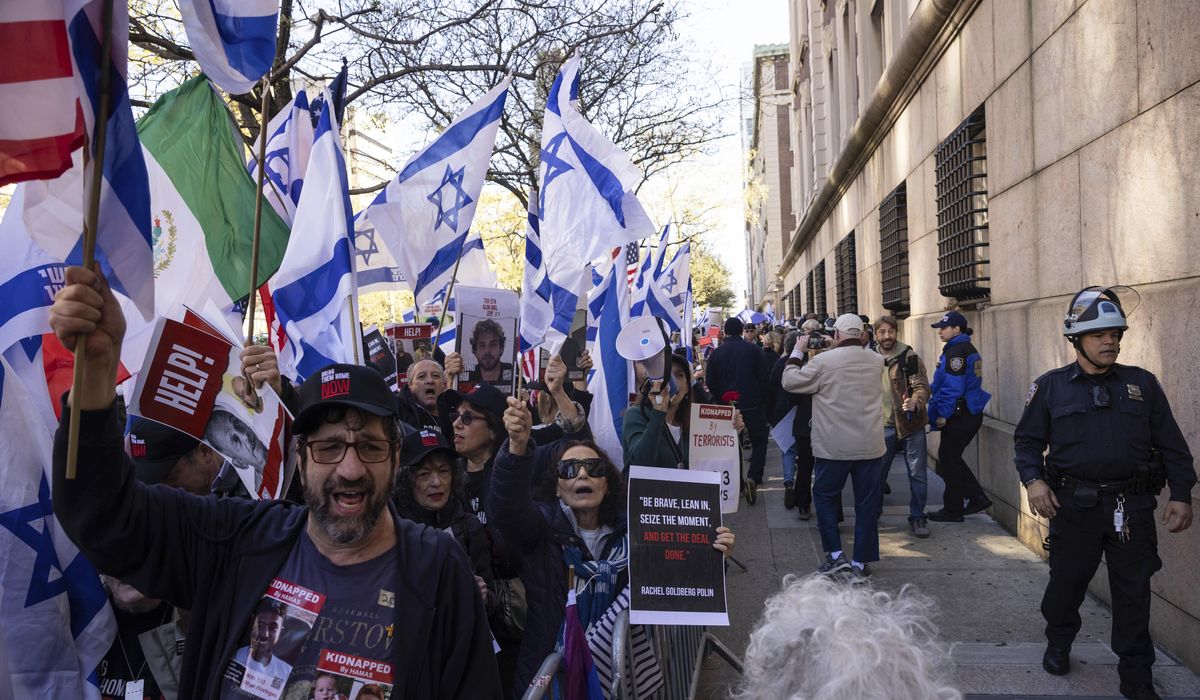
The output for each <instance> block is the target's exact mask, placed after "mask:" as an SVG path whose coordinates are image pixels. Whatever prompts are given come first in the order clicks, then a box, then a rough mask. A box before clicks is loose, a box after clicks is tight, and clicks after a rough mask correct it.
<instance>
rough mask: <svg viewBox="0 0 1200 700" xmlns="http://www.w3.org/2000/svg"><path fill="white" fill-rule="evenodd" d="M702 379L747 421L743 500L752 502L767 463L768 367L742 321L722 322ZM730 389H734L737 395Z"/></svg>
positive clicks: (754, 499)
mask: <svg viewBox="0 0 1200 700" xmlns="http://www.w3.org/2000/svg"><path fill="white" fill-rule="evenodd" d="M705 379H706V380H707V382H708V389H709V391H711V392H712V395H713V396H714V397H716V398H717V400H719V401H721V402H722V403H735V404H736V405H737V408H738V410H739V411H741V413H742V420H744V421H745V422H746V432H747V434H748V436H749V438H750V469H749V471H748V473H747V474H746V483H745V485H744V491H745V495H746V503H749V504H750V505H754V504H755V502H757V501H758V485H759V484H760V483H762V480H763V471H765V469H766V466H767V411H766V398H767V396H766V385H767V380H768V379H770V370H769V369H768V368H767V361H766V359H765V358H764V357H763V354H762V351H761V350H760V349H759V347H758V346H757V345H754V344H753V343H750V342H747V341H746V340H744V339H743V338H742V322H741V321H740V320H738V319H737V318H736V317H731V318H729V319H727V320H726V321H725V342H723V343H721V346H720V347H718V348H717V349H716V350H713V353H712V356H711V357H709V358H708V370H707V372H706V374H705ZM729 392H736V394H737V398H736V399H733V397H732V395H731V394H729ZM727 396H728V397H729V398H726V397H727ZM731 399H732V400H731Z"/></svg>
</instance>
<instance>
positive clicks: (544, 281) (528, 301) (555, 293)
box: [520, 199, 590, 353]
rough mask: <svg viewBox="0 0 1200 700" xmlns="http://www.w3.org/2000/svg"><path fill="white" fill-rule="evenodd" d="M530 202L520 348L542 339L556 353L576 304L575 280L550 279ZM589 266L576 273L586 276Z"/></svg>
mask: <svg viewBox="0 0 1200 700" xmlns="http://www.w3.org/2000/svg"><path fill="white" fill-rule="evenodd" d="M529 206H530V211H529V215H528V225H527V227H526V229H525V275H524V277H523V279H522V281H521V309H520V319H521V331H520V336H521V346H520V350H521V352H528V351H529V350H531V349H533V348H535V347H537V346H539V345H541V344H542V343H543V342H545V343H549V344H550V348H549V350H550V351H551V353H556V352H558V348H559V346H561V345H562V341H563V340H564V339H565V338H566V337H567V334H568V333H570V332H571V323H572V321H573V320H574V319H575V309H576V308H577V307H578V306H579V295H578V294H577V293H576V292H575V291H574V289H575V288H576V287H577V286H578V282H577V281H569V282H568V286H564V285H562V284H558V283H556V282H555V281H553V280H551V279H550V276H549V274H547V271H546V265H545V262H546V255H545V253H544V251H543V249H542V239H541V236H539V235H538V218H537V214H536V213H535V212H534V210H533V207H534V206H535V203H534V201H533V200H532V199H531V200H530V202H529ZM588 269H590V266H585V267H583V268H580V269H579V270H578V275H579V277H581V278H583V279H584V280H586V279H587V276H586V275H587V271H588Z"/></svg>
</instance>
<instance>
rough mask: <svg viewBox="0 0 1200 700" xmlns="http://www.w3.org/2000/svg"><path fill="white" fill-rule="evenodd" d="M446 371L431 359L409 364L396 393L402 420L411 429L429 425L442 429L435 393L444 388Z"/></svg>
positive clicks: (440, 392)
mask: <svg viewBox="0 0 1200 700" xmlns="http://www.w3.org/2000/svg"><path fill="white" fill-rule="evenodd" d="M447 374H448V373H447V372H445V371H443V369H442V366H441V365H440V364H438V362H437V360H433V359H424V360H417V361H415V362H413V363H412V364H411V365H409V367H408V380H407V383H406V384H405V385H404V386H403V387H401V389H400V395H399V396H397V397H396V403H397V407H398V410H399V415H400V420H401V421H402V422H403V423H405V424H407V425H409V426H412V428H413V429H414V430H416V429H421V428H429V429H431V430H437V431H441V424H440V423H439V422H438V416H439V409H438V397H439V396H441V395H442V392H444V391H446V376H447Z"/></svg>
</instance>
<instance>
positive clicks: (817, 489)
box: [812, 457, 882, 564]
mask: <svg viewBox="0 0 1200 700" xmlns="http://www.w3.org/2000/svg"><path fill="white" fill-rule="evenodd" d="M879 467H880V462H879V458H878V457H876V458H875V459H855V460H847V459H822V458H821V457H817V458H816V468H815V469H814V470H813V489H812V490H813V507H814V508H815V509H816V511H817V530H818V531H820V533H821V549H823V550H825V551H826V552H837V551H840V550H841V549H842V536H841V534H840V533H839V532H838V526H837V519H838V509H837V506H838V503H839V502H840V501H841V500H842V489H843V488H844V487H845V486H846V479H847V477H849V478H850V480H851V483H853V485H854V557H853V559H854V561H858V562H862V563H864V564H865V563H866V562H869V561H879V527H878V524H879V498H880V494H881V493H882V487H881V485H880V482H879Z"/></svg>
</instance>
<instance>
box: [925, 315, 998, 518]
mask: <svg viewBox="0 0 1200 700" xmlns="http://www.w3.org/2000/svg"><path fill="white" fill-rule="evenodd" d="M933 327H934V328H936V329H938V338H940V339H941V340H942V342H944V343H945V344H946V345H945V346H944V347H943V348H942V356H941V357H939V358H938V363H937V368H936V369H935V370H934V371H933V382H932V383H931V384H930V387H929V388H930V391H931V392H932V394H933V395H932V396H931V397H930V399H929V426H930V427H929V429H930V430H940V431H941V432H942V440H941V444H940V445H939V446H938V466H939V467H940V468H939V470H938V471H939V473H940V474H941V477H942V480H943V481H945V482H946V491H945V494H944V495H943V496H942V504H943V505H942V508H941V510H938V511H935V512H933V513H930V514H929V519H930V520H933V521H934V522H939V523H961V522H962V521H963V516H966V515H972V514H974V513H979V512H982V511H984V510H987V509H988V508H990V507H991V506H992V501H991V499H989V498H988V497H987V494H985V493H984V492H983V487H982V486H980V485H979V480H978V479H976V478H975V475H974V474H973V473H972V472H971V468H970V467H968V466H967V463H966V461H964V460H963V451H964V450H966V449H967V445H968V444H970V442H971V440H973V439H975V434H976V433H978V432H979V428H980V426H981V425H983V409H984V407H986V406H987V403H988V400H989V399H991V398H992V395H991V394H989V393H987V392H986V391H984V390H983V382H982V379H981V378H982V376H983V359H982V358H981V357H980V356H979V351H978V350H976V349H975V346H974V345H972V344H971V334H972V333H973V331H972V330H971V329H970V327H969V326H968V325H967V319H966V317H964V316H963V315H962V314H960V313H959V312H957V311H951V312H949V313H947V314H945V315H944V316H942V318H941V320H940V321H938V322H937V323H934V324H933Z"/></svg>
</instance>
